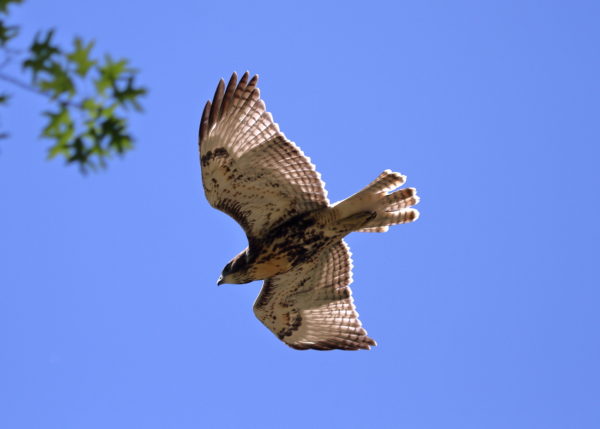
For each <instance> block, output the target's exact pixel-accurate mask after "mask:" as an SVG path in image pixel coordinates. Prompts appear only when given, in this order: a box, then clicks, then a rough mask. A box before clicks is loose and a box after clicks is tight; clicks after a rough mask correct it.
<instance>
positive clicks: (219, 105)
mask: <svg viewBox="0 0 600 429" xmlns="http://www.w3.org/2000/svg"><path fill="white" fill-rule="evenodd" d="M257 81H258V76H254V77H253V78H252V79H249V75H248V72H246V73H245V74H244V75H243V76H242V78H241V80H240V81H239V83H238V82H237V75H236V74H235V73H234V74H233V75H232V76H231V79H230V80H229V84H228V85H227V87H225V83H224V82H223V80H221V81H220V82H219V85H218V86H217V91H216V93H215V96H214V98H213V101H212V103H211V102H210V101H209V102H207V103H206V107H205V108H204V112H203V114H202V120H201V122H200V135H199V146H200V163H201V165H202V182H203V184H204V191H205V193H206V198H207V199H208V201H209V203H210V204H211V205H212V206H213V207H214V208H216V209H219V210H221V211H223V212H225V213H227V214H228V215H230V216H231V217H233V218H234V219H235V220H236V221H237V222H238V223H239V224H240V225H241V226H242V228H243V229H244V231H245V232H246V236H247V238H248V247H247V248H246V249H244V250H243V251H242V252H241V253H240V254H238V255H237V256H236V257H235V258H233V259H232V260H231V262H229V263H228V264H227V265H226V266H225V268H224V269H223V272H222V274H221V277H220V278H219V280H218V284H219V285H220V284H223V283H237V284H240V283H248V282H251V281H253V280H264V283H263V286H262V289H261V291H260V295H259V296H258V298H257V299H256V302H255V303H254V313H255V314H256V316H257V317H258V319H259V320H260V321H261V322H262V323H263V324H264V325H265V326H266V327H267V328H269V329H270V330H271V331H272V332H273V333H274V334H275V335H277V337H278V338H279V339H281V340H282V341H283V342H285V343H286V344H287V345H288V346H290V347H293V348H295V349H301V350H305V349H317V350H332V349H344V350H358V349H370V347H371V346H374V345H376V343H375V341H374V340H372V339H371V338H369V337H368V336H367V332H366V331H365V330H364V329H363V328H362V325H361V323H360V321H359V320H358V313H357V312H356V309H355V307H354V304H353V299H352V292H351V290H350V288H349V285H350V283H351V282H352V259H351V257H350V250H349V248H348V245H347V244H346V243H345V242H344V240H343V238H344V236H346V235H347V234H349V233H351V232H353V231H361V232H384V231H387V230H388V227H389V226H390V225H395V224H400V223H407V222H412V221H414V220H416V219H417V217H418V215H419V212H418V211H417V210H415V209H412V208H411V206H413V205H415V204H417V203H418V201H419V198H418V197H417V195H416V191H415V189H414V188H404V189H399V190H396V188H398V187H399V186H401V185H402V184H404V182H405V180H406V177H405V176H403V175H401V174H399V173H393V172H391V171H390V170H386V171H384V172H383V173H381V174H380V175H379V176H378V177H377V178H376V179H375V180H374V181H373V182H372V183H371V184H369V185H368V186H367V187H366V188H364V189H363V190H362V191H360V192H358V193H357V194H355V195H353V196H351V197H350V198H347V199H345V200H343V201H341V202H338V203H336V204H333V205H332V204H330V203H329V200H328V199H327V192H326V191H325V188H324V183H323V182H322V181H321V179H320V174H319V173H317V172H316V170H315V166H314V165H313V164H311V162H310V159H309V158H307V157H306V156H304V153H302V151H301V150H300V148H299V147H298V146H296V145H295V144H294V143H292V142H291V141H289V140H288V139H287V138H286V137H285V135H284V134H283V133H282V132H281V131H279V126H278V125H277V124H276V123H275V122H274V121H273V117H272V116H271V114H270V113H269V112H267V111H266V109H265V103H264V102H263V101H262V100H261V98H260V92H259V90H258V88H257V87H256V83H257Z"/></svg>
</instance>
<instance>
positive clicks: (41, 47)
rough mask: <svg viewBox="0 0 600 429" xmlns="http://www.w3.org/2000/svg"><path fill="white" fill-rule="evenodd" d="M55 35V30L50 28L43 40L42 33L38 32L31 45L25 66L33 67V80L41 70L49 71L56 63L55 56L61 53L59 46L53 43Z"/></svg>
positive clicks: (24, 62)
mask: <svg viewBox="0 0 600 429" xmlns="http://www.w3.org/2000/svg"><path fill="white" fill-rule="evenodd" d="M53 36H54V30H48V31H47V32H46V37H45V39H44V40H43V41H42V40H41V38H40V33H37V34H36V36H35V39H34V41H33V43H32V44H31V46H30V47H29V52H30V53H31V56H30V57H29V58H27V59H26V60H25V61H23V68H24V69H31V71H32V81H33V82H35V81H36V80H37V77H38V74H39V73H40V72H44V71H45V72H49V71H50V70H51V69H52V68H53V66H54V64H55V63H56V61H55V60H54V59H53V57H54V56H55V55H59V54H61V51H60V49H59V48H58V46H56V45H53V44H52V37H53Z"/></svg>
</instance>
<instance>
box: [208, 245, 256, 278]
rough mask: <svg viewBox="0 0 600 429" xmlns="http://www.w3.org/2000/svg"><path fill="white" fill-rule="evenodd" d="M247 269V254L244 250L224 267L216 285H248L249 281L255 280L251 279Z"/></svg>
mask: <svg viewBox="0 0 600 429" xmlns="http://www.w3.org/2000/svg"><path fill="white" fill-rule="evenodd" d="M248 268H249V264H248V253H247V251H246V250H244V251H243V252H241V253H240V254H239V255H237V256H236V257H235V258H233V259H232V260H231V261H229V263H228V264H227V265H225V268H223V272H222V273H221V276H220V277H219V280H217V285H219V286H220V285H222V284H223V283H232V284H242V283H250V282H251V281H253V280H256V279H253V278H252V277H251V275H250V273H249V272H248Z"/></svg>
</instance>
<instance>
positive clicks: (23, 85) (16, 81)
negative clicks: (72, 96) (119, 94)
mask: <svg viewBox="0 0 600 429" xmlns="http://www.w3.org/2000/svg"><path fill="white" fill-rule="evenodd" d="M0 79H1V80H4V81H6V82H10V83H12V84H13V85H16V86H18V87H19V88H21V89H24V90H26V91H29V92H33V93H35V94H39V95H43V96H45V97H48V98H52V96H51V95H50V94H48V93H47V92H44V91H42V90H40V89H38V88H36V87H35V86H32V85H29V84H27V83H25V82H23V81H20V80H19V79H16V78H14V77H12V76H9V75H7V74H5V73H2V72H0ZM59 101H60V102H61V103H64V104H66V105H67V106H71V107H75V108H77V109H80V110H83V106H82V105H81V104H79V103H74V102H72V101H69V100H59Z"/></svg>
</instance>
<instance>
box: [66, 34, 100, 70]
mask: <svg viewBox="0 0 600 429" xmlns="http://www.w3.org/2000/svg"><path fill="white" fill-rule="evenodd" d="M73 44H74V45H75V49H74V50H73V52H71V53H70V54H69V55H67V59H68V60H69V61H71V62H73V63H75V73H77V74H78V75H79V76H80V77H82V78H85V76H86V75H87V74H88V72H89V71H90V69H91V68H92V67H93V66H94V65H96V63H97V61H96V60H92V59H90V52H91V50H92V48H93V47H94V41H93V40H92V41H91V42H90V43H88V44H87V45H84V44H83V42H82V41H81V39H80V38H79V37H76V38H75V40H74V41H73Z"/></svg>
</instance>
